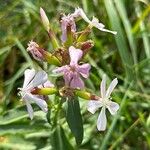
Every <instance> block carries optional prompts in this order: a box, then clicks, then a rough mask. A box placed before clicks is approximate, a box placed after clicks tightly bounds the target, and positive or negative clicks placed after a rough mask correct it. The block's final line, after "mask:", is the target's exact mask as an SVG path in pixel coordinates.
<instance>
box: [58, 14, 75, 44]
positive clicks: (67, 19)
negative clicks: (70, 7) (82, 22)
mask: <svg viewBox="0 0 150 150" xmlns="http://www.w3.org/2000/svg"><path fill="white" fill-rule="evenodd" d="M60 22H61V30H62V36H61V40H62V42H65V41H66V40H67V27H69V26H70V28H71V32H76V24H75V20H74V17H73V15H70V14H68V15H67V16H66V15H64V16H63V17H62V18H61V21H60Z"/></svg>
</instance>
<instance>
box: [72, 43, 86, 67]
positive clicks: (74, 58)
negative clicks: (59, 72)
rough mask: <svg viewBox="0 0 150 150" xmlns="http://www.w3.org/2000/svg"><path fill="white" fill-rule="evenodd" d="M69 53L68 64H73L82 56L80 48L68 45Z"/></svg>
mask: <svg viewBox="0 0 150 150" xmlns="http://www.w3.org/2000/svg"><path fill="white" fill-rule="evenodd" d="M69 55H70V65H75V64H77V63H78V61H79V59H80V58H81V57H82V55H83V52H82V50H80V49H76V48H75V47H73V46H70V47H69Z"/></svg>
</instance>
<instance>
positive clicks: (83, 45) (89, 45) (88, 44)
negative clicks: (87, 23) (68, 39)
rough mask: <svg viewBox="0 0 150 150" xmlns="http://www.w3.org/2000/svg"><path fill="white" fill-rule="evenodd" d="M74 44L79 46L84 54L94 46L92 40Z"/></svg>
mask: <svg viewBox="0 0 150 150" xmlns="http://www.w3.org/2000/svg"><path fill="white" fill-rule="evenodd" d="M76 46H77V47H79V48H80V49H81V50H82V51H83V54H84V55H85V54H87V52H88V51H89V50H90V49H91V48H92V47H93V46H94V42H93V41H92V40H88V41H86V42H80V43H77V45H76Z"/></svg>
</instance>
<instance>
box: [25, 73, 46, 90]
mask: <svg viewBox="0 0 150 150" xmlns="http://www.w3.org/2000/svg"><path fill="white" fill-rule="evenodd" d="M47 80H48V76H47V73H46V72H45V71H43V70H40V71H38V72H37V73H36V74H35V76H34V78H33V80H32V81H31V82H30V83H29V85H28V86H27V88H28V89H30V88H34V87H37V86H39V85H41V84H44V83H45V82H46V81H47Z"/></svg>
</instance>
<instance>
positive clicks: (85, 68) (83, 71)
mask: <svg viewBox="0 0 150 150" xmlns="http://www.w3.org/2000/svg"><path fill="white" fill-rule="evenodd" d="M90 69H91V66H90V64H88V63H87V64H83V65H78V71H79V73H80V74H81V75H82V76H83V77H84V78H88V76H89V71H90Z"/></svg>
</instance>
